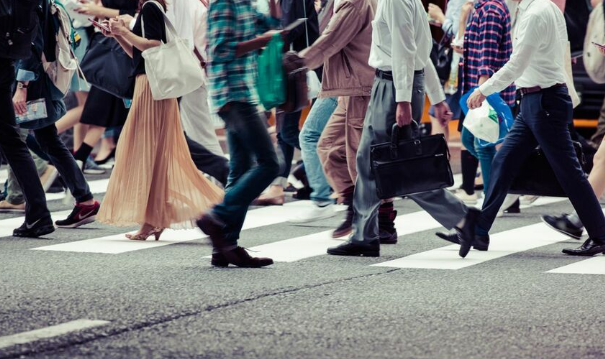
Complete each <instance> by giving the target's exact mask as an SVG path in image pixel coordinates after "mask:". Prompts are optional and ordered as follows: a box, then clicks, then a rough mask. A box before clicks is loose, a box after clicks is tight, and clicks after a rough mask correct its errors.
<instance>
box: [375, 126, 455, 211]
mask: <svg viewBox="0 0 605 359" xmlns="http://www.w3.org/2000/svg"><path fill="white" fill-rule="evenodd" d="M406 130H407V131H409V129H405V128H400V127H399V126H397V124H395V125H394V126H393V131H392V133H391V142H387V143H381V144H378V145H373V146H371V150H370V160H371V167H372V172H373V173H374V178H375V179H376V189H377V192H378V197H379V198H381V199H387V198H393V197H399V196H405V195H409V194H414V193H421V192H428V191H433V190H436V189H441V188H446V187H451V186H453V185H454V177H453V175H452V169H451V167H450V162H449V158H450V152H449V149H448V147H447V142H446V141H445V137H444V136H443V135H432V136H426V137H421V138H420V137H418V138H412V139H403V140H400V139H399V136H400V132H402V131H406Z"/></svg>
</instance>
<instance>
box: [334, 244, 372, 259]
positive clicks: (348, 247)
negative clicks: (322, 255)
mask: <svg viewBox="0 0 605 359" xmlns="http://www.w3.org/2000/svg"><path fill="white" fill-rule="evenodd" d="M328 254H331V255H333V256H351V257H380V242H379V241H377V240H374V241H371V242H351V241H348V242H344V243H343V244H341V245H339V246H337V247H332V248H328Z"/></svg>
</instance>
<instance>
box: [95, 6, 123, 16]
mask: <svg viewBox="0 0 605 359" xmlns="http://www.w3.org/2000/svg"><path fill="white" fill-rule="evenodd" d="M118 16H120V10H115V9H108V8H106V7H103V8H101V9H99V17H104V18H107V19H111V18H114V17H118Z"/></svg>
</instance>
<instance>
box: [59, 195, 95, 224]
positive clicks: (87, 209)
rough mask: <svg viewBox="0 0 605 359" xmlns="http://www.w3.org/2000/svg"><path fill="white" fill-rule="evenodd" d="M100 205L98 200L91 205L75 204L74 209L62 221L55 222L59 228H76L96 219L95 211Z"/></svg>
mask: <svg viewBox="0 0 605 359" xmlns="http://www.w3.org/2000/svg"><path fill="white" fill-rule="evenodd" d="M100 208H101V205H100V204H99V202H97V201H95V203H93V204H91V205H83V204H76V206H75V207H74V210H73V211H71V213H70V214H69V216H67V218H66V219H64V220H62V221H56V222H55V224H56V225H57V227H60V228H78V227H80V226H83V225H85V224H88V223H92V222H94V221H95V220H96V219H97V213H99V209H100Z"/></svg>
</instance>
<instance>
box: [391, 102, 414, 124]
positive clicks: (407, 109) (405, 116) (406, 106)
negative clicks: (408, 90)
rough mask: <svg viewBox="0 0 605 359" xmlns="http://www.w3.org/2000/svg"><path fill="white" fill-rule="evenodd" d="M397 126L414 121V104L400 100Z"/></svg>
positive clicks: (396, 114)
mask: <svg viewBox="0 0 605 359" xmlns="http://www.w3.org/2000/svg"><path fill="white" fill-rule="evenodd" d="M395 120H396V121H397V126H399V127H403V126H408V125H410V124H411V123H412V104H411V103H410V102H398V103H397V112H396V113H395Z"/></svg>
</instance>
